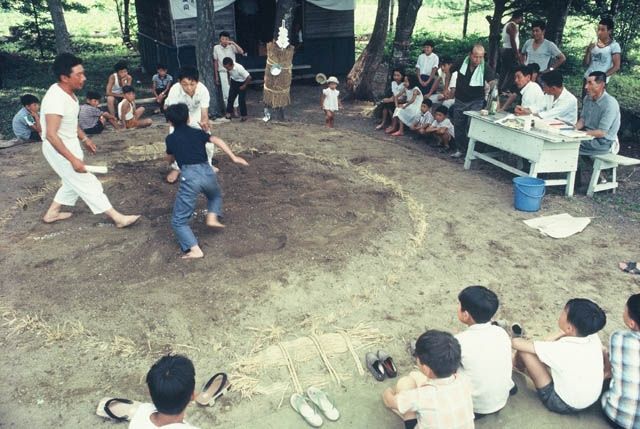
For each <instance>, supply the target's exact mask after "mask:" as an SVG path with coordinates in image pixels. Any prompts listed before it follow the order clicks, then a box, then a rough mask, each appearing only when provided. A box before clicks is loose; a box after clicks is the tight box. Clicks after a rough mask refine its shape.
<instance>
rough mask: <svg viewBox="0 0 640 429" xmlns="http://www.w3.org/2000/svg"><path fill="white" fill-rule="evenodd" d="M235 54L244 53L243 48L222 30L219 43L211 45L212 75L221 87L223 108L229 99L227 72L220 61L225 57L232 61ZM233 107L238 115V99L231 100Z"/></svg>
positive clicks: (234, 58) (234, 59)
mask: <svg viewBox="0 0 640 429" xmlns="http://www.w3.org/2000/svg"><path fill="white" fill-rule="evenodd" d="M236 54H238V55H244V50H243V49H242V48H241V47H240V45H238V44H237V43H236V42H234V41H233V40H231V35H230V34H229V33H228V32H226V31H222V32H221V33H220V43H219V44H217V45H215V46H214V47H213V70H214V74H213V77H214V79H215V81H216V85H220V88H221V89H222V99H223V100H224V105H225V108H226V106H227V100H228V99H229V74H228V73H227V69H226V68H224V65H223V64H222V61H223V60H224V59H225V58H231V59H232V60H233V62H235V61H236ZM233 108H234V111H235V115H236V116H238V100H237V99H236V101H234V102H233Z"/></svg>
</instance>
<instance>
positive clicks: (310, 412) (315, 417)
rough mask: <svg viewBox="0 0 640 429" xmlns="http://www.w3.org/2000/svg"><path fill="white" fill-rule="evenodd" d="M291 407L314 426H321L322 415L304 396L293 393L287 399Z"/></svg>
mask: <svg viewBox="0 0 640 429" xmlns="http://www.w3.org/2000/svg"><path fill="white" fill-rule="evenodd" d="M289 402H290V403H291V408H293V409H294V410H296V412H297V413H298V414H300V415H301V416H302V418H303V419H304V420H305V421H306V422H307V423H309V424H310V425H311V426H313V427H314V428H317V427H320V426H322V416H321V415H320V414H318V412H317V411H316V409H315V408H313V407H312V406H311V405H309V403H308V402H307V400H306V399H305V397H304V396H302V395H300V394H299V393H294V394H293V395H291V398H290V399H289Z"/></svg>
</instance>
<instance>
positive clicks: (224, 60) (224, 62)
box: [222, 57, 233, 66]
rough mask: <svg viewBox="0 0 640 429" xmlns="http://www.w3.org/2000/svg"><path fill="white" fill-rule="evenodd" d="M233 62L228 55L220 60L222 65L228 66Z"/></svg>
mask: <svg viewBox="0 0 640 429" xmlns="http://www.w3.org/2000/svg"><path fill="white" fill-rule="evenodd" d="M232 64H233V59H232V58H230V57H224V59H223V60H222V65H223V66H229V65H232Z"/></svg>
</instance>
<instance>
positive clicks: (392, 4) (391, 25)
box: [389, 0, 396, 34]
mask: <svg viewBox="0 0 640 429" xmlns="http://www.w3.org/2000/svg"><path fill="white" fill-rule="evenodd" d="M395 5H396V0H391V5H390V9H391V10H390V11H389V34H391V33H393V15H394V12H395Z"/></svg>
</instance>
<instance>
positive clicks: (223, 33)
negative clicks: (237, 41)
mask: <svg viewBox="0 0 640 429" xmlns="http://www.w3.org/2000/svg"><path fill="white" fill-rule="evenodd" d="M223 37H228V38H231V34H229V32H228V31H221V32H220V35H219V36H218V39H222V38H223Z"/></svg>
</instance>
